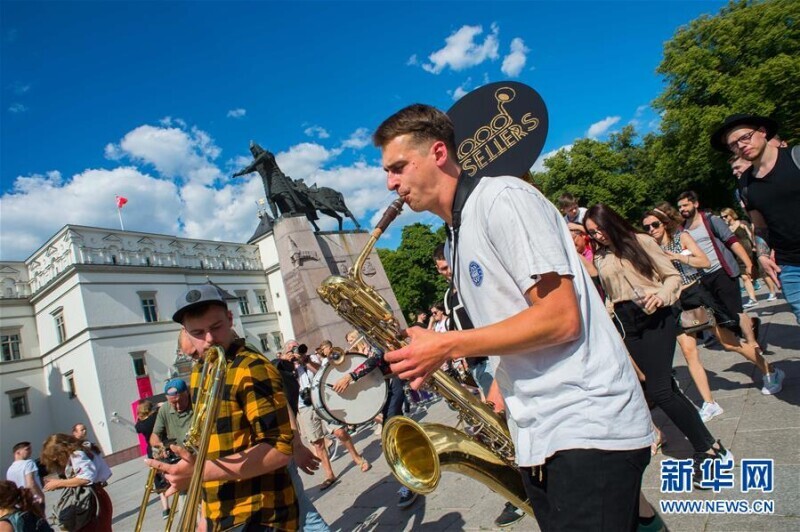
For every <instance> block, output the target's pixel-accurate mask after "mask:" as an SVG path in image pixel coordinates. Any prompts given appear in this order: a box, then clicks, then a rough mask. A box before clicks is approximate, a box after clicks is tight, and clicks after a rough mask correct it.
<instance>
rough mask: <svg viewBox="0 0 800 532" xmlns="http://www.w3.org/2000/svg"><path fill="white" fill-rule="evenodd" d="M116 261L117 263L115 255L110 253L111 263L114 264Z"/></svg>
mask: <svg viewBox="0 0 800 532" xmlns="http://www.w3.org/2000/svg"><path fill="white" fill-rule="evenodd" d="M116 263H117V256H116V255H111V264H116Z"/></svg>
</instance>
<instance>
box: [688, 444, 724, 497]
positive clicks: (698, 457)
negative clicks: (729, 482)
mask: <svg viewBox="0 0 800 532" xmlns="http://www.w3.org/2000/svg"><path fill="white" fill-rule="evenodd" d="M716 443H717V445H718V446H719V450H716V449H714V448H713V447H712V449H711V453H712V454H709V453H694V457H693V458H694V473H693V474H692V483H693V484H694V487H695V488H697V489H701V490H707V489H709V488H707V487H704V486H703V484H702V481H703V480H708V481H711V480H714V479H713V478H706V479H703V470H702V469H701V468H700V466H701V465H702V464H703V462H705V461H706V460H719V461H721V462H723V463H725V464H728V463H731V464H732V463H733V453H732V452H730V451H729V450H727V449H726V448H725V447H724V446H723V445H722V443H720V441H719V440H717V442H716ZM712 472H713V469H712Z"/></svg>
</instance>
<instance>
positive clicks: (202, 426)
mask: <svg viewBox="0 0 800 532" xmlns="http://www.w3.org/2000/svg"><path fill="white" fill-rule="evenodd" d="M227 370H228V364H227V361H226V360H225V350H224V349H222V347H220V346H218V345H214V346H211V347H209V348H208V349H207V350H206V352H205V355H204V362H203V367H202V370H201V371H200V380H199V383H198V385H197V392H196V396H195V404H194V414H192V422H191V424H190V425H189V430H188V431H187V432H186V437H185V438H184V440H183V445H184V446H185V447H186V448H187V449H189V451H191V452H192V454H194V455H195V463H194V470H193V471H192V480H191V482H190V483H189V487H188V488H187V490H186V494H185V495H186V500H185V501H184V504H183V510H182V511H181V518H180V521H179V522H178V530H179V531H180V532H194V531H195V529H196V527H197V518H198V507H199V505H200V495H201V491H202V488H203V466H204V465H205V461H206V456H207V455H208V445H209V441H210V439H211V432H212V431H213V429H214V424H215V423H216V421H217V412H218V411H219V405H220V402H221V396H220V394H221V393H222V387H223V385H224V383H225V375H226V373H227ZM155 478H156V470H155V469H151V470H150V474H149V475H148V477H147V483H146V484H145V493H144V497H143V498H142V504H141V506H140V507H139V516H138V518H137V520H136V528H135V532H141V530H142V525H143V523H144V516H145V512H146V511H147V503H148V502H149V499H150V494H151V493H152V492H153V486H154V484H155ZM177 507H178V494H177V493H176V494H175V495H174V498H173V499H172V504H171V506H170V512H169V518H168V519H167V524H166V528H165V532H170V530H171V529H172V523H173V519H174V517H175V514H176V512H177Z"/></svg>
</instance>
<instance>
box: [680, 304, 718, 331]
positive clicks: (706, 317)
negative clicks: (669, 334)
mask: <svg viewBox="0 0 800 532" xmlns="http://www.w3.org/2000/svg"><path fill="white" fill-rule="evenodd" d="M714 325H716V321H715V320H714V314H713V313H712V312H711V311H710V310H709V309H708V308H707V307H704V306H700V307H697V308H693V309H691V310H682V311H681V316H680V326H681V329H683V332H685V333H693V332H697V331H703V330H705V329H710V328H712V327H713V326H714Z"/></svg>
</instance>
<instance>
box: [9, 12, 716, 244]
mask: <svg viewBox="0 0 800 532" xmlns="http://www.w3.org/2000/svg"><path fill="white" fill-rule="evenodd" d="M724 4H725V3H724V2H634V1H629V2H555V1H551V2H492V3H489V2H465V3H458V2H255V3H248V2H225V3H216V2H181V3H155V2H103V3H100V2H81V3H76V2H48V3H40V2H13V1H12V2H10V1H3V2H2V4H0V21H1V22H0V25H1V29H2V35H1V37H2V48H1V50H2V52H1V53H2V56H1V57H0V80H1V81H0V83H1V84H2V86H0V91H1V92H0V99H1V100H2V106H0V113H2V115H1V118H2V126H0V194H2V195H1V196H0V259H2V260H22V259H24V258H26V257H27V256H29V254H30V253H31V252H32V251H34V250H35V249H36V248H37V247H38V246H40V245H41V244H42V243H44V241H45V240H46V239H47V238H49V237H50V236H51V235H52V234H53V233H54V232H55V231H57V230H58V229H59V228H60V227H62V226H63V225H65V224H67V223H73V224H83V225H94V226H101V227H110V228H115V227H118V226H119V222H118V221H117V213H116V209H115V206H114V195H115V194H120V195H123V196H125V197H127V198H128V199H129V203H128V205H126V206H125V207H124V209H123V211H122V212H123V217H124V219H125V227H126V229H131V230H140V231H149V232H157V233H167V234H179V235H181V236H189V237H193V238H208V239H222V240H234V241H241V240H246V239H247V238H248V237H249V236H250V235H251V234H252V232H253V230H254V229H255V226H256V225H257V218H256V203H255V201H256V200H257V199H258V198H259V197H260V196H262V195H263V191H262V189H261V185H260V182H259V180H258V179H257V178H254V177H252V176H251V177H250V178H245V179H242V180H235V181H232V180H230V179H229V176H230V175H231V174H232V173H234V172H235V171H236V170H238V169H239V168H241V167H242V166H244V164H245V162H246V157H247V156H248V155H249V154H248V151H247V147H248V142H249V140H250V139H255V140H256V141H258V142H259V143H260V144H261V145H262V146H263V147H264V148H266V149H268V150H270V151H272V152H274V153H276V155H277V157H278V162H279V164H280V165H281V167H282V169H283V170H284V172H285V173H287V174H288V175H290V176H291V177H293V178H304V179H305V180H306V182H307V183H315V182H316V183H318V184H319V185H324V186H333V187H334V188H337V189H338V190H341V191H342V192H343V193H344V194H345V198H346V200H347V202H348V205H349V206H350V208H351V210H352V211H353V212H354V213H355V214H356V215H357V216H358V217H359V219H360V220H361V221H362V222H363V223H364V224H366V225H369V224H370V223H372V222H373V221H374V218H375V217H376V212H377V211H382V210H383V208H384V207H385V206H386V205H388V203H389V202H390V201H391V199H392V197H391V196H390V195H389V194H388V193H387V191H386V189H385V184H384V175H383V172H382V171H381V170H380V154H379V152H378V150H376V149H375V148H374V147H372V145H371V143H369V134H370V133H371V131H372V130H373V129H374V128H375V127H376V126H377V125H378V124H379V123H380V122H381V120H383V119H384V118H386V117H387V116H388V115H389V114H391V113H393V112H394V111H396V110H398V109H399V108H401V107H403V106H405V105H408V104H411V103H415V102H423V103H429V104H432V105H436V106H438V107H440V108H443V109H447V108H449V107H450V106H451V105H452V104H453V103H454V102H455V100H456V99H457V98H458V96H459V95H461V94H463V93H464V92H465V91H467V92H468V91H469V90H471V89H474V88H476V87H478V86H480V85H482V84H484V83H486V82H494V81H500V80H504V79H514V80H517V81H521V82H523V83H526V84H528V85H530V86H532V87H534V88H535V89H536V90H537V91H539V93H540V94H541V95H542V97H543V98H544V101H545V102H546V104H547V106H548V111H549V116H550V133H549V135H548V140H547V144H546V145H545V149H544V154H545V156H546V155H547V153H552V152H554V151H555V150H557V149H559V148H561V147H564V146H569V145H570V144H571V143H572V142H574V140H575V139H577V138H582V137H586V136H593V137H597V138H601V139H602V138H605V136H606V135H607V134H608V133H609V132H611V131H614V130H615V129H617V128H619V127H621V126H623V125H625V124H627V123H630V122H631V121H635V122H634V123H635V124H637V126H638V128H639V129H640V130H641V131H648V130H650V129H652V128H657V126H658V117H657V116H656V115H655V114H654V112H653V111H652V110H651V109H650V108H649V107H648V104H649V103H650V101H651V100H652V99H653V98H654V97H655V96H657V95H658V94H659V92H660V90H661V87H662V81H661V79H660V78H659V77H658V76H657V75H656V73H655V69H656V67H657V65H658V64H659V62H660V60H661V54H662V48H663V43H664V42H665V41H666V40H669V39H670V38H671V36H672V35H674V33H675V31H676V30H677V29H678V28H679V27H680V26H681V25H684V24H686V23H688V22H689V21H690V20H692V19H693V18H696V17H697V16H699V15H701V14H706V13H708V14H713V13H716V12H718V11H719V9H720V7H722V6H723V5H724ZM543 157H544V156H543ZM543 157H540V160H539V161H538V163H539V164H541V161H542V159H543ZM322 219H323V220H325V219H327V217H325V216H324V215H323V216H322ZM414 221H423V222H425V223H433V224H437V225H438V223H439V222H438V220H437V219H435V218H434V217H432V216H431V215H423V214H413V213H404V215H403V216H402V217H401V218H400V220H399V221H398V222H397V223H396V225H395V226H394V227H393V228H392V230H391V232H390V234H389V235H387V237H388V238H387V240H386V241H384V242H383V243H382V245H385V246H393V245H396V244H397V238H398V235H399V228H400V227H401V226H402V225H403V224H404V223H410V222H414ZM326 223H327V225H325V227H327V228H332V227H333V225H332V219H330V221H328V222H326ZM346 227H349V226H347V225H346Z"/></svg>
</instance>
